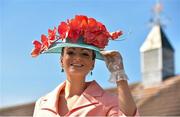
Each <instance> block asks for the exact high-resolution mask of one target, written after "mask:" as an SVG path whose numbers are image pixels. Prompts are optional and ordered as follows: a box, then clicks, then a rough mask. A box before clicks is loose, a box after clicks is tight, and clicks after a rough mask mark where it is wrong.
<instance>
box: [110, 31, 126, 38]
mask: <svg viewBox="0 0 180 117" xmlns="http://www.w3.org/2000/svg"><path fill="white" fill-rule="evenodd" d="M122 34H123V32H122V31H116V32H112V33H111V34H110V35H111V38H112V39H113V40H114V39H117V38H118V37H119V36H121V35H122Z"/></svg>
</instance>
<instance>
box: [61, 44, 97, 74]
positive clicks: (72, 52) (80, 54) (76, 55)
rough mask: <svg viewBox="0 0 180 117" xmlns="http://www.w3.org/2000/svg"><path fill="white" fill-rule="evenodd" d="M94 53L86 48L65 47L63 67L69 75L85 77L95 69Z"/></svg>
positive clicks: (62, 59)
mask: <svg viewBox="0 0 180 117" xmlns="http://www.w3.org/2000/svg"><path fill="white" fill-rule="evenodd" d="M94 63H95V60H94V59H93V51H92V50H89V49H85V48H77V47H65V48H64V50H63V54H62V56H61V66H62V68H63V69H64V70H65V72H66V74H67V75H76V76H77V75H78V76H83V77H85V76H86V75H87V74H88V73H89V71H90V70H92V69H93V67H94Z"/></svg>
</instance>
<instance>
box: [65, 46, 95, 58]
mask: <svg viewBox="0 0 180 117" xmlns="http://www.w3.org/2000/svg"><path fill="white" fill-rule="evenodd" d="M92 52H93V53H92V60H95V58H96V53H95V52H94V50H92ZM63 55H64V47H63V48H62V51H61V56H63Z"/></svg>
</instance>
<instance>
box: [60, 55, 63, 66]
mask: <svg viewBox="0 0 180 117" xmlns="http://www.w3.org/2000/svg"><path fill="white" fill-rule="evenodd" d="M60 65H61V67H62V68H63V57H62V56H61V57H60Z"/></svg>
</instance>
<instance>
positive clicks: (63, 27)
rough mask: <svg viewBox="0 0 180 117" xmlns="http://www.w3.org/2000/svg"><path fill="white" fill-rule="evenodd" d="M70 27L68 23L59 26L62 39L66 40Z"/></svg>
mask: <svg viewBox="0 0 180 117" xmlns="http://www.w3.org/2000/svg"><path fill="white" fill-rule="evenodd" d="M68 30H69V26H68V24H67V23H66V22H61V24H60V25H59V26H58V33H59V34H60V37H61V38H66V33H68Z"/></svg>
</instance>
